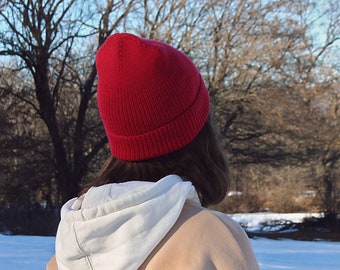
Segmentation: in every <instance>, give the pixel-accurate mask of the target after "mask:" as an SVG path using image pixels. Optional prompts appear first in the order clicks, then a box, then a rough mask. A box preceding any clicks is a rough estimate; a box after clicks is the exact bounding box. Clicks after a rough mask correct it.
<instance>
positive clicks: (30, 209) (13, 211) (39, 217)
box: [0, 204, 59, 236]
mask: <svg viewBox="0 0 340 270" xmlns="http://www.w3.org/2000/svg"><path fill="white" fill-rule="evenodd" d="M58 223H59V211H58V210H57V209H51V208H50V209H48V208H44V207H42V206H40V205H38V204H34V205H23V206H20V207H10V206H8V205H7V206H6V205H1V206H0V233H4V234H14V235H18V234H22V235H42V236H51V235H55V233H56V230H57V226H58Z"/></svg>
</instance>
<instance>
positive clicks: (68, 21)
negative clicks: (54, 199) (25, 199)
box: [0, 0, 133, 202]
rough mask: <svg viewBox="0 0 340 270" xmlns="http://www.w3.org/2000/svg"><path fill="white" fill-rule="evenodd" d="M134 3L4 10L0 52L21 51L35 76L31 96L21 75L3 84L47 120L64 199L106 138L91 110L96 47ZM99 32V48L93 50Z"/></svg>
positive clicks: (38, 4)
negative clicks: (18, 81) (20, 83)
mask: <svg viewBox="0 0 340 270" xmlns="http://www.w3.org/2000/svg"><path fill="white" fill-rule="evenodd" d="M132 3H133V1H130V2H128V3H125V2H120V3H115V2H113V1H107V5H106V6H104V7H102V8H103V12H102V13H101V14H100V15H98V13H92V11H91V12H89V13H86V12H85V11H87V9H86V8H85V6H83V5H84V3H82V2H81V1H76V0H71V1H61V0H60V1H50V0H46V1H43V0H39V1H23V0H22V1H8V2H7V5H6V6H5V8H4V11H3V12H1V21H2V24H3V25H5V26H6V30H5V31H3V32H2V34H1V37H0V42H1V45H2V49H1V50H0V55H7V56H15V57H17V59H19V61H20V62H19V64H18V65H17V67H16V68H17V69H18V70H19V69H23V70H27V74H28V75H29V76H31V77H29V78H32V83H30V82H29V81H27V87H26V88H29V92H30V96H29V98H26V97H24V96H23V95H22V90H23V89H20V88H19V87H18V86H17V84H16V82H15V81H12V82H11V84H7V85H4V84H2V88H3V90H6V91H7V92H9V93H11V94H12V95H14V96H16V97H17V98H19V99H21V100H22V101H23V102H25V103H26V104H27V105H29V106H31V108H33V109H34V110H35V111H36V112H37V113H38V115H39V117H41V119H42V120H43V122H44V124H45V125H46V128H47V130H48V134H49V136H50V139H51V143H52V151H53V160H54V162H55V174H56V180H57V188H58V192H59V196H60V201H61V202H63V201H65V200H67V199H68V198H70V197H72V196H75V195H76V194H77V192H78V190H79V184H80V182H81V180H82V179H83V177H84V176H85V175H86V172H87V166H88V164H89V163H90V162H91V160H92V159H93V158H94V156H95V155H96V154H97V153H98V151H100V150H101V149H102V148H103V147H104V145H105V144H106V141H107V139H106V137H105V135H104V132H103V130H102V128H101V125H100V121H99V119H98V117H97V115H96V113H95V114H94V115H93V110H91V107H94V106H95V102H94V101H93V97H94V95H95V93H96V89H95V79H96V69H95V64H94V52H95V50H96V48H98V47H99V46H100V45H101V44H102V43H103V42H104V41H105V39H106V37H107V36H109V35H110V34H111V33H112V31H113V30H114V29H115V28H116V27H117V26H118V25H119V24H120V23H121V21H122V20H123V19H124V18H125V17H126V16H127V14H128V12H129V10H130V8H131V6H132ZM96 7H98V8H101V7H99V6H93V8H96ZM114 12H115V16H111V17H110V19H116V20H114V21H109V16H110V14H112V13H114ZM96 24H97V25H96ZM95 37H97V42H95V43H96V45H95V49H94V51H90V50H91V49H92V47H91V42H94V38H95ZM87 40H89V41H90V42H87ZM84 41H85V42H84ZM81 43H83V44H81ZM86 44H88V45H86ZM79 46H80V47H79ZM77 52H78V53H77ZM89 52H90V56H88V54H89ZM80 53H84V54H83V55H81V54H80ZM81 66H83V67H84V68H83V69H80V67H81ZM82 72H83V73H82ZM91 113H92V115H91ZM98 129H99V130H98ZM100 131H101V132H100ZM93 134H96V136H94V135H93ZM98 134H100V135H99V136H98ZM91 136H92V137H91ZM70 140H71V141H70Z"/></svg>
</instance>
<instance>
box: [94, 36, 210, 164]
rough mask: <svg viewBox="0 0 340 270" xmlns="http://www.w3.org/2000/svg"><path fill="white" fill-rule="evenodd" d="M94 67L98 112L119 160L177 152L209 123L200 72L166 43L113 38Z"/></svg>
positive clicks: (207, 96) (180, 53)
mask: <svg viewBox="0 0 340 270" xmlns="http://www.w3.org/2000/svg"><path fill="white" fill-rule="evenodd" d="M96 65H97V71H98V89H97V90H98V93H97V95H98V107H99V112H100V116H101V119H102V122H103V125H104V127H105V131H106V135H107V137H108V140H109V144H110V150H111V153H112V155H113V156H115V157H116V158H118V159H121V160H125V161H141V160H147V159H150V158H155V157H159V156H162V155H165V154H168V153H171V152H174V151H177V150H179V149H181V148H182V147H184V146H185V145H187V144H188V143H190V142H191V141H192V140H193V139H194V138H195V137H196V136H197V135H198V133H199V132H200V130H201V129H202V127H203V126H204V124H205V122H206V121H207V119H208V114H209V94H208V91H207V89H206V87H205V85H204V82H203V80H202V77H201V75H200V73H199V71H198V70H197V68H196V67H195V65H194V64H193V62H192V61H191V60H190V59H189V58H188V57H187V56H186V55H184V54H183V53H182V52H180V51H179V50H177V49H175V48H173V47H171V46H170V45H168V44H166V43H163V42H161V41H157V40H149V39H143V38H139V37H137V36H135V35H132V34H128V33H118V34H114V35H112V36H110V37H109V38H108V39H107V40H106V41H105V43H104V44H103V45H102V46H101V47H100V48H99V50H98V53H97V56H96Z"/></svg>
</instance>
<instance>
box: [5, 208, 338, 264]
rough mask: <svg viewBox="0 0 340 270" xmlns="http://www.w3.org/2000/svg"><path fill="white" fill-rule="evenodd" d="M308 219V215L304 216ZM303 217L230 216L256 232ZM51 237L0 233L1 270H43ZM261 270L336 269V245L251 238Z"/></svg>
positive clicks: (324, 242)
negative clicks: (273, 223)
mask: <svg viewBox="0 0 340 270" xmlns="http://www.w3.org/2000/svg"><path fill="white" fill-rule="evenodd" d="M308 215H309V216H310V215H311V214H308ZM305 216H306V214H284V215H283V214H280V215H278V214H268V213H260V214H237V215H233V216H232V217H233V218H234V219H235V220H236V221H238V222H240V223H242V224H243V226H246V227H247V228H248V230H249V229H250V230H251V229H252V228H253V229H256V228H257V226H258V225H259V224H260V223H261V222H264V221H265V222H268V221H270V220H278V219H285V220H293V221H295V222H299V221H300V220H302V218H303V217H305ZM54 240H55V238H54V237H42V236H8V235H1V234H0V269H1V270H19V269H20V270H43V269H45V264H46V262H47V260H48V259H49V258H50V256H51V255H52V254H53V252H54ZM250 241H251V244H252V246H253V249H254V252H255V255H256V257H257V259H258V261H259V264H260V268H261V269H262V270H271V269H290V270H304V269H306V270H307V269H308V270H316V269H317V270H320V269H322V270H339V269H340V242H326V241H313V242H312V241H294V240H270V239H265V238H254V239H251V240H250Z"/></svg>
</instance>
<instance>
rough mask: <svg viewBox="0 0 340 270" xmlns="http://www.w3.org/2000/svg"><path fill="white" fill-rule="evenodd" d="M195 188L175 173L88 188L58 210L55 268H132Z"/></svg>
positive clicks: (194, 197)
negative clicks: (58, 221) (59, 215)
mask: <svg viewBox="0 0 340 270" xmlns="http://www.w3.org/2000/svg"><path fill="white" fill-rule="evenodd" d="M186 200H189V201H192V202H194V203H197V204H199V198H198V195H197V193H196V191H195V188H194V187H193V186H192V184H191V183H190V182H184V181H183V180H182V179H181V178H180V177H179V176H177V175H168V176H166V177H164V178H162V179H160V180H159V181H158V182H156V183H153V182H142V181H132V182H126V183H120V184H107V185H103V186H99V187H92V188H91V189H90V190H89V191H88V192H87V193H86V194H85V195H83V196H81V197H79V198H74V199H71V200H70V201H68V202H67V203H66V204H65V205H64V206H63V208H62V209H61V222H60V224H59V228H58V232H57V237H56V259H57V264H58V269H59V270H87V269H91V270H108V269H115V270H119V269H124V270H129V269H133V270H135V269H138V267H139V266H140V265H141V264H142V263H143V262H144V260H145V259H146V258H147V257H148V256H149V254H150V253H151V251H152V250H153V249H154V248H155V247H156V246H157V244H158V243H159V242H160V241H161V240H162V239H163V237H164V236H165V235H166V234H167V232H168V231H169V230H170V229H171V227H172V226H173V225H174V224H175V222H176V221H177V219H178V217H179V215H180V213H181V210H182V208H183V205H184V203H185V201H186Z"/></svg>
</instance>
